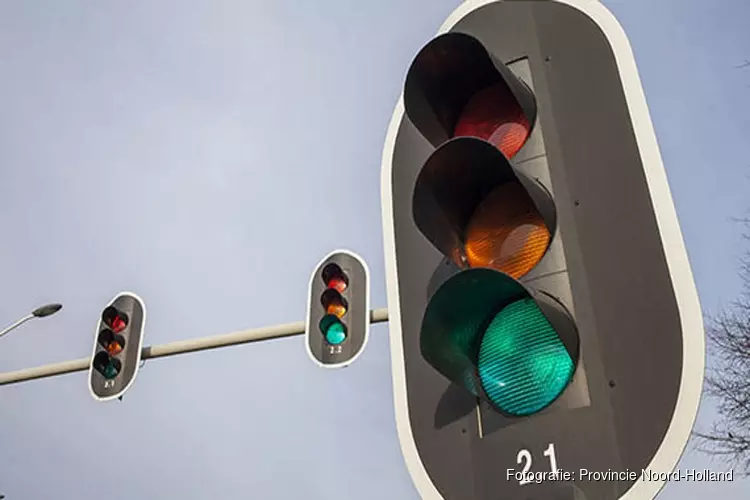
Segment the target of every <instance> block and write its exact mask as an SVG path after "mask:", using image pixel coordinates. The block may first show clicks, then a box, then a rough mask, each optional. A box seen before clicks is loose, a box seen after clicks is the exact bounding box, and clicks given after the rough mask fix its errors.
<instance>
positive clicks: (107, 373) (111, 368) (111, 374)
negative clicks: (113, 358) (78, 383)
mask: <svg viewBox="0 0 750 500" xmlns="http://www.w3.org/2000/svg"><path fill="white" fill-rule="evenodd" d="M118 373H120V371H119V370H118V369H117V368H116V367H115V365H114V364H112V363H109V364H108V365H107V366H105V367H104V373H103V374H102V375H104V378H106V379H108V380H111V379H113V378H115V377H116V376H117V374H118Z"/></svg>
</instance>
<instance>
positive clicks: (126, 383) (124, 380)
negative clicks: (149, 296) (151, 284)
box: [89, 292, 146, 401]
mask: <svg viewBox="0 0 750 500" xmlns="http://www.w3.org/2000/svg"><path fill="white" fill-rule="evenodd" d="M145 322H146V306H145V305H144V303H143V301H142V300H141V299H140V297H138V296H137V295H135V294H132V293H130V292H122V293H120V294H118V295H117V296H116V297H115V298H114V299H113V300H112V302H110V303H109V304H108V305H107V307H105V308H104V310H103V311H102V313H101V315H100V317H99V322H98V323H97V328H96V341H95V343H94V353H93V356H92V358H91V366H90V367H89V389H90V391H91V395H92V396H93V397H94V399H97V400H99V401H107V400H110V399H114V398H119V397H121V396H122V395H123V394H124V393H125V391H126V390H128V388H129V387H130V386H131V385H132V384H133V381H134V380H135V376H136V375H137V374H138V369H139V365H140V361H141V347H142V343H143V328H144V325H145Z"/></svg>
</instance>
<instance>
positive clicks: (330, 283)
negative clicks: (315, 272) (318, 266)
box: [320, 263, 349, 293]
mask: <svg viewBox="0 0 750 500" xmlns="http://www.w3.org/2000/svg"><path fill="white" fill-rule="evenodd" d="M320 274H321V277H322V278H323V282H324V283H325V284H326V287H327V288H332V289H334V290H336V291H337V292H339V293H343V292H344V290H346V287H348V286H349V279H348V278H347V276H346V273H344V271H343V270H342V269H341V268H340V267H339V266H338V264H334V263H331V264H328V265H327V266H326V267H324V268H323V271H322V272H321V273H320Z"/></svg>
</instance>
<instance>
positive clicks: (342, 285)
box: [328, 276, 347, 292]
mask: <svg viewBox="0 0 750 500" xmlns="http://www.w3.org/2000/svg"><path fill="white" fill-rule="evenodd" d="M346 286H347V283H346V280H345V279H344V278H343V277H341V276H335V277H333V278H331V279H330V280H329V281H328V288H333V289H334V290H336V291H338V292H343V291H344V290H346Z"/></svg>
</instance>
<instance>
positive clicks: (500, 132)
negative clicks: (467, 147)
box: [453, 83, 531, 159]
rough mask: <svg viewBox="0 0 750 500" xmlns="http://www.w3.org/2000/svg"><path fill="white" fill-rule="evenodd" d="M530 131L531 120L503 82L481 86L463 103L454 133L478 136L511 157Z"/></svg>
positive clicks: (456, 135) (457, 135)
mask: <svg viewBox="0 0 750 500" xmlns="http://www.w3.org/2000/svg"><path fill="white" fill-rule="evenodd" d="M530 134H531V124H530V123H529V120H528V118H526V114H525V113H524V111H523V109H522V108H521V105H520V104H519V103H518V100H517V99H516V98H515V96H513V94H512V93H511V92H510V90H509V89H508V87H507V86H506V85H505V84H504V83H498V84H495V85H492V86H490V87H487V88H485V89H483V90H480V91H479V92H477V93H476V94H474V96H472V98H471V99H469V102H468V103H467V104H466V106H464V109H463V110H462V111H461V114H460V116H459V118H458V122H457V123H456V127H455V128H454V132H453V136H454V137H462V136H468V137H479V138H481V139H484V140H486V141H488V142H491V143H492V144H493V145H494V146H495V147H497V148H498V149H499V150H500V151H501V152H502V153H503V154H504V155H505V157H506V158H508V159H510V158H513V157H514V156H515V155H516V154H517V153H518V151H520V149H521V148H522V147H523V145H524V144H525V143H526V140H527V139H528V138H529V135H530Z"/></svg>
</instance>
